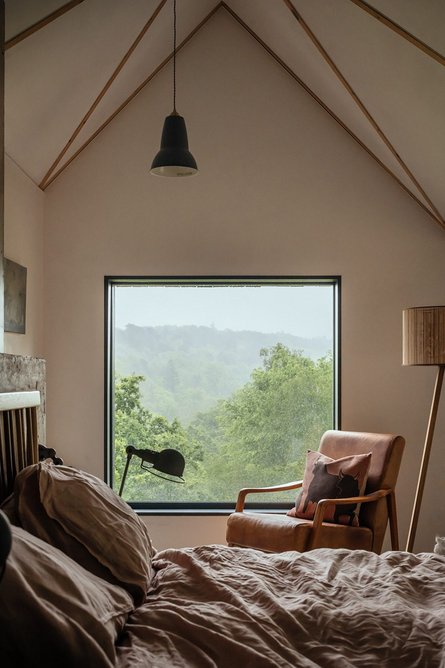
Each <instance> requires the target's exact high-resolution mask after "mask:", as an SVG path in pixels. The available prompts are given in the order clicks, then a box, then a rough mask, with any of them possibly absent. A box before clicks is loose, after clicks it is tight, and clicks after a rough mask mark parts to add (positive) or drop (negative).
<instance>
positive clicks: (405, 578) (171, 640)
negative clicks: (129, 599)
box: [117, 546, 445, 668]
mask: <svg viewBox="0 0 445 668" xmlns="http://www.w3.org/2000/svg"><path fill="white" fill-rule="evenodd" d="M153 566H154V569H155V577H154V579H153V583H152V586H151V589H150V591H149V593H148V596H147V600H146V602H145V603H144V604H143V605H142V606H140V607H139V608H138V609H136V610H135V611H134V612H133V613H132V614H131V615H130V617H129V618H128V621H127V624H126V626H125V629H124V632H123V634H122V635H121V638H120V641H119V646H118V648H117V654H118V662H117V665H118V666H119V667H120V668H138V667H140V668H148V667H152V666H158V667H161V666H162V667H164V666H165V667H167V666H168V667H171V668H173V667H175V666H178V667H179V666H180V667H181V668H182V667H188V666H196V667H199V668H200V667H203V668H204V667H206V668H207V667H210V666H212V667H218V668H223V667H225V666H227V667H228V668H229V667H230V668H238V667H239V668H248V667H252V668H253V667H254V668H263V667H266V666H279V667H280V668H286V667H291V666H292V667H295V668H296V667H299V666H304V667H306V666H307V667H309V666H311V667H313V666H322V667H323V668H346V667H349V666H357V667H359V668H376V667H377V666H378V667H383V668H392V667H397V666H400V667H401V668H414V667H418V668H435V667H437V668H443V667H445V558H444V557H440V556H439V555H435V554H430V553H428V554H426V553H425V554H420V555H412V554H408V553H404V552H388V553H385V554H384V555H382V556H377V555H375V554H373V553H369V552H364V551H354V552H349V551H347V550H332V551H331V550H326V549H321V550H314V551H312V552H308V553H305V554H298V553H291V552H286V553H283V554H276V555H264V554H262V553H259V552H256V551H254V550H246V549H236V548H228V547H224V546H204V547H198V548H189V549H182V550H173V549H170V550H164V551H163V552H159V553H158V554H157V555H156V556H155V558H154V560H153Z"/></svg>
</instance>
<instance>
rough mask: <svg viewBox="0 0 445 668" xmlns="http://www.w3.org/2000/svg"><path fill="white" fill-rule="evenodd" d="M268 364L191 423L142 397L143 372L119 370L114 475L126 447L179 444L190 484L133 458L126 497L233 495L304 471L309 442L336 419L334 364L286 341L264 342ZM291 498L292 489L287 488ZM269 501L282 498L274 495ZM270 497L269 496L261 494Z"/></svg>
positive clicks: (231, 497)
mask: <svg viewBox="0 0 445 668" xmlns="http://www.w3.org/2000/svg"><path fill="white" fill-rule="evenodd" d="M261 358H262V366H261V367H258V368H256V369H254V371H253V372H252V374H251V377H250V380H249V382H247V383H245V384H244V385H243V386H242V387H241V388H240V389H239V390H237V391H236V392H234V393H233V394H232V395H231V396H230V397H229V398H227V399H223V400H220V401H218V402H217V403H216V404H215V405H214V406H213V407H212V408H211V409H210V410H207V411H205V412H202V413H199V414H198V415H197V416H196V417H195V419H194V420H193V421H192V422H191V424H190V425H189V426H188V427H187V428H185V427H184V426H183V425H182V424H181V423H180V422H179V420H177V419H176V418H174V419H173V420H171V422H170V421H169V420H168V419H167V418H166V417H163V416H161V415H157V414H155V413H152V412H151V411H150V410H148V409H147V408H145V407H144V406H143V405H142V399H141V383H143V382H144V380H145V379H144V377H143V376H124V377H122V378H118V379H117V381H116V387H115V405H116V411H115V477H116V481H117V483H119V482H120V479H121V475H122V472H123V470H124V466H125V460H126V454H125V447H126V446H127V445H130V444H131V445H134V446H135V447H137V448H149V449H153V450H162V449H163V448H174V449H176V450H179V451H180V452H181V453H182V454H183V456H184V458H185V461H186V470H185V477H186V485H184V486H182V485H181V486H180V485H173V484H172V483H171V482H166V481H160V480H156V488H154V487H153V486H152V485H154V481H153V479H151V478H150V477H149V476H148V475H147V473H146V472H144V471H141V469H140V467H139V468H138V463H140V460H138V459H137V458H133V461H132V465H131V470H130V471H129V475H128V477H127V482H126V487H125V498H130V499H131V500H134V501H136V500H138V501H145V500H150V499H152V500H156V501H164V502H175V501H182V502H186V501H190V502H193V501H201V502H204V503H205V502H218V501H227V502H234V501H235V498H236V494H237V492H238V490H239V489H240V488H241V487H246V486H262V485H273V484H278V483H280V482H286V481H290V480H296V479H298V478H299V477H301V476H302V473H303V471H304V463H305V458H306V450H308V449H316V448H317V447H318V443H319V440H320V436H321V435H322V433H323V432H324V431H325V430H326V429H329V428H331V427H332V417H333V404H332V388H333V364H332V359H331V358H330V357H325V358H322V359H319V360H317V361H314V360H311V359H310V358H308V357H305V356H304V355H303V354H302V353H301V352H299V351H293V350H290V349H289V348H287V347H286V346H284V345H283V344H281V343H277V344H276V345H275V346H273V347H271V348H267V349H263V350H261ZM287 498H289V496H287ZM268 500H270V501H271V502H273V501H275V500H278V497H276V496H275V495H274V498H273V499H268ZM261 501H264V497H262V498H261Z"/></svg>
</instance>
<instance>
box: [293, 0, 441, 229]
mask: <svg viewBox="0 0 445 668" xmlns="http://www.w3.org/2000/svg"><path fill="white" fill-rule="evenodd" d="M283 2H284V4H285V5H286V7H287V8H288V9H289V11H290V12H291V14H292V15H293V16H294V18H295V19H296V21H297V22H298V23H299V25H300V26H301V28H302V29H303V30H304V32H305V33H306V35H307V36H308V37H309V39H310V40H311V42H312V43H313V44H314V46H315V47H316V48H317V49H318V51H319V52H320V54H321V56H322V57H323V59H324V60H325V61H326V63H327V64H328V65H329V67H330V68H331V69H332V71H333V72H334V74H335V76H336V77H337V79H338V80H339V81H340V83H341V84H342V85H343V87H344V88H345V89H346V90H347V92H348V93H349V95H350V96H351V97H352V99H353V100H354V102H355V104H356V105H357V106H358V108H359V109H360V111H361V112H362V113H363V115H364V116H365V118H366V119H367V120H368V122H369V123H370V124H371V126H372V127H373V129H374V130H375V132H376V133H377V134H378V136H379V137H380V139H381V140H382V141H383V143H384V144H385V146H386V147H387V148H388V149H389V151H390V152H391V153H392V155H393V156H394V158H395V159H396V161H397V162H398V163H399V165H400V167H401V168H402V169H403V171H404V172H405V174H406V175H407V176H408V178H409V179H410V181H411V182H412V183H413V185H414V186H415V187H416V189H417V190H418V191H419V192H420V193H421V195H422V197H423V198H424V200H425V201H426V202H427V203H428V205H429V206H430V207H431V209H432V210H433V211H434V213H435V215H436V216H437V218H438V219H439V220H440V221H441V222H442V223H443V224H444V226H445V220H444V219H443V217H442V214H441V213H440V211H439V210H438V209H437V207H436V206H435V204H434V203H433V202H432V200H431V199H430V197H429V196H428V195H427V193H426V192H425V190H424V189H423V188H422V186H421V185H420V183H419V181H418V180H417V179H416V177H415V176H414V174H413V173H412V171H411V170H410V169H409V167H408V165H407V164H406V162H405V161H404V160H403V159H402V158H401V157H400V155H399V153H398V152H397V151H396V149H395V148H394V146H393V144H392V143H391V142H390V140H389V138H388V137H387V136H386V134H385V133H384V132H383V130H382V129H381V127H380V126H379V125H378V123H377V121H376V120H375V119H374V117H373V116H372V115H371V113H370V112H369V111H368V109H367V107H366V106H365V105H364V103H363V102H362V100H361V99H360V98H359V96H358V95H357V93H356V92H355V90H354V89H353V88H352V86H351V85H350V84H349V82H348V81H347V79H346V78H345V77H344V76H343V74H342V72H341V71H340V70H339V68H338V67H337V65H336V64H335V62H334V60H333V59H332V58H331V56H330V55H329V54H328V52H327V51H326V49H325V48H324V47H323V45H322V44H321V42H320V41H319V39H318V38H317V36H316V35H315V34H314V33H313V32H312V30H311V29H310V27H309V26H308V24H307V23H306V21H305V20H304V19H303V17H302V16H301V14H300V13H299V12H298V11H297V9H296V8H295V7H294V5H293V3H292V2H291V0H283Z"/></svg>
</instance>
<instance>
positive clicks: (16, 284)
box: [4, 258, 27, 334]
mask: <svg viewBox="0 0 445 668" xmlns="http://www.w3.org/2000/svg"><path fill="white" fill-rule="evenodd" d="M26 274H27V269H26V267H22V265H20V264H17V262H12V260H8V259H7V258H4V276H5V332H14V333H15V334H25V331H26Z"/></svg>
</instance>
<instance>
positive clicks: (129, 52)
mask: <svg viewBox="0 0 445 668" xmlns="http://www.w3.org/2000/svg"><path fill="white" fill-rule="evenodd" d="M166 2H167V0H161V2H160V3H159V5H158V6H157V7H156V9H155V11H154V12H153V14H152V15H151V16H150V18H149V19H148V21H147V22H146V24H145V25H144V27H143V28H142V30H141V31H140V33H139V35H138V36H137V37H136V39H135V40H134V42H133V44H132V45H131V46H130V48H129V49H128V51H127V52H126V53H125V55H124V57H123V58H122V60H121V61H120V63H119V65H118V66H117V67H116V69H115V70H114V72H113V73H112V75H111V76H110V78H109V79H108V81H107V82H106V84H105V86H104V87H103V88H102V90H101V91H100V93H99V95H98V96H97V97H96V99H95V100H94V102H93V104H92V105H91V106H90V108H89V109H88V111H87V113H86V114H85V116H84V117H83V118H82V120H81V121H80V123H79V125H78V126H77V127H76V129H75V130H74V132H73V133H72V135H71V137H70V138H69V139H68V141H67V143H66V144H65V146H64V147H63V149H62V150H61V151H60V153H59V155H58V156H57V158H56V159H55V160H54V162H53V164H52V165H51V167H50V168H49V169H48V171H47V172H46V174H45V176H44V177H43V179H42V181H41V183H40V184H39V188H42V189H44V188H45V185H46V183H47V182H48V181H49V178H50V176H51V174H52V173H53V172H54V170H55V169H56V167H57V165H58V164H59V163H60V161H61V160H62V158H63V156H64V155H65V153H66V152H67V151H68V149H69V148H70V146H71V144H72V143H73V142H74V140H75V139H76V137H77V136H78V134H79V132H80V131H81V130H82V128H83V127H84V125H85V123H86V122H87V120H88V119H89V118H90V116H91V115H92V114H93V112H94V110H95V109H96V107H97V106H98V104H99V103H100V101H101V100H102V98H103V97H104V96H105V94H106V92H107V91H108V89H109V88H110V86H111V84H112V83H113V81H114V80H115V79H116V77H117V76H118V74H119V72H120V71H121V70H122V69H123V67H124V65H125V64H126V62H127V61H128V59H129V58H130V56H131V54H132V53H133V51H134V50H135V49H136V47H137V45H138V44H139V42H140V41H141V40H142V38H143V37H144V35H145V33H146V32H147V31H148V29H149V28H150V26H151V25H152V24H153V22H154V20H155V19H156V17H157V16H158V14H159V12H160V11H161V9H162V8H163V6H164V5H165V3H166Z"/></svg>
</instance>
